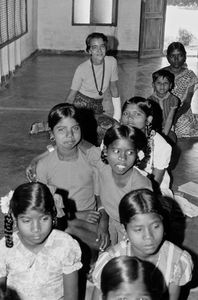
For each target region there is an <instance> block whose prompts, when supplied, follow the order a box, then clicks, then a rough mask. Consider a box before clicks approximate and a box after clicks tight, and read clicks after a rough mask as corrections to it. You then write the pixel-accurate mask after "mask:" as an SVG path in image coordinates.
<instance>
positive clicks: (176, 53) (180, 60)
mask: <svg viewBox="0 0 198 300" xmlns="http://www.w3.org/2000/svg"><path fill="white" fill-rule="evenodd" d="M167 59H168V62H169V64H170V65H171V66H172V67H173V68H175V69H180V68H181V67H182V66H183V64H184V63H185V61H186V58H185V55H184V53H183V52H182V51H180V50H178V49H175V50H173V51H172V52H171V53H170V55H168V56H167Z"/></svg>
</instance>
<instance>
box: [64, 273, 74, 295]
mask: <svg viewBox="0 0 198 300" xmlns="http://www.w3.org/2000/svg"><path fill="white" fill-rule="evenodd" d="M63 288H64V300H78V271H75V272H73V273H71V274H63Z"/></svg>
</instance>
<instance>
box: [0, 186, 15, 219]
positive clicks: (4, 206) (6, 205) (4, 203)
mask: <svg viewBox="0 0 198 300" xmlns="http://www.w3.org/2000/svg"><path fill="white" fill-rule="evenodd" d="M13 194H14V191H9V193H8V194H7V195H5V196H4V197H1V199H0V206H1V211H2V213H3V214H4V215H6V214H8V213H9V210H10V200H11V199H12V196H13Z"/></svg>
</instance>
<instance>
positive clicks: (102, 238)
mask: <svg viewBox="0 0 198 300" xmlns="http://www.w3.org/2000/svg"><path fill="white" fill-rule="evenodd" d="M96 242H98V243H99V249H100V251H104V250H105V249H106V248H107V247H108V246H109V245H110V238H109V232H108V231H105V230H104V227H103V224H101V223H99V224H98V238H97V240H96Z"/></svg>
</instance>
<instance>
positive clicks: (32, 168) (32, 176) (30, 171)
mask: <svg viewBox="0 0 198 300" xmlns="http://www.w3.org/2000/svg"><path fill="white" fill-rule="evenodd" d="M48 154H49V152H48V151H45V152H43V153H41V154H39V155H37V156H36V157H34V158H33V159H32V161H31V162H30V164H29V166H28V167H27V168H26V170H25V172H26V176H27V178H28V180H29V181H30V182H31V181H35V180H36V165H37V163H38V161H39V160H40V159H41V158H43V157H45V156H47V155H48Z"/></svg>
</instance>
